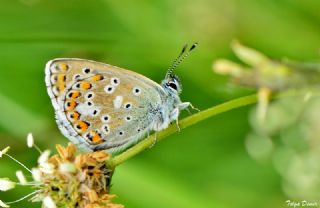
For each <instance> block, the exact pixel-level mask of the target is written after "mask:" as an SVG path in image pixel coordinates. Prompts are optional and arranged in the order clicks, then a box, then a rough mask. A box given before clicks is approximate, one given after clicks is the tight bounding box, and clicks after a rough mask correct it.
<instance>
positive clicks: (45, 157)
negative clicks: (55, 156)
mask: <svg viewBox="0 0 320 208" xmlns="http://www.w3.org/2000/svg"><path fill="white" fill-rule="evenodd" d="M49 156H50V150H45V151H44V152H43V153H42V154H41V155H40V157H39V158H38V163H39V164H42V163H46V162H47V161H48V159H49Z"/></svg>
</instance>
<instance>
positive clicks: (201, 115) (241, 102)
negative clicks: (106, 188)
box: [109, 94, 257, 168]
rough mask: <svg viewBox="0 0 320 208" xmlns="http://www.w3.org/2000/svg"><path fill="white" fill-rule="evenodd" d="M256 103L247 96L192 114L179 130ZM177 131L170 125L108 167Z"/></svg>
mask: <svg viewBox="0 0 320 208" xmlns="http://www.w3.org/2000/svg"><path fill="white" fill-rule="evenodd" d="M256 102H257V95H256V94H254V95H249V96H244V97H241V98H237V99H234V100H231V101H228V102H225V103H222V104H220V105H217V106H214V107H211V108H208V109H206V110H204V111H200V112H198V113H196V114H193V115H191V116H189V117H187V118H185V119H183V120H180V121H179V127H180V129H184V128H186V127H188V126H191V125H193V124H196V123H198V122H199V121H203V120H205V119H207V118H210V117H212V116H215V115H217V114H220V113H223V112H226V111H230V110H232V109H236V108H239V107H242V106H246V105H250V104H253V103H256ZM177 131H179V129H178V127H177V125H176V124H175V123H173V124H171V125H170V126H169V127H168V128H166V129H164V130H162V131H160V132H156V133H155V134H152V135H150V136H149V137H147V138H146V139H144V140H142V141H141V142H139V143H137V144H136V145H134V146H132V147H131V148H129V149H127V150H126V151H125V152H123V153H121V154H119V155H117V156H115V157H114V158H112V159H111V160H110V161H109V166H110V167H113V168H114V167H116V166H118V165H120V164H121V163H123V162H124V161H126V160H128V159H130V158H131V157H133V156H135V155H136V154H138V153H140V152H142V151H143V150H145V149H147V148H150V147H151V146H152V145H153V144H154V142H155V140H156V141H157V142H159V141H161V140H163V139H164V138H166V137H168V136H169V135H171V134H173V133H175V132H177Z"/></svg>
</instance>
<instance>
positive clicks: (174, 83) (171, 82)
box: [162, 75, 182, 94]
mask: <svg viewBox="0 0 320 208" xmlns="http://www.w3.org/2000/svg"><path fill="white" fill-rule="evenodd" d="M162 86H163V88H164V89H165V90H167V91H169V92H172V93H175V94H180V93H181V91H182V85H181V81H180V79H179V77H178V76H176V75H170V76H166V78H165V79H164V80H163V81H162Z"/></svg>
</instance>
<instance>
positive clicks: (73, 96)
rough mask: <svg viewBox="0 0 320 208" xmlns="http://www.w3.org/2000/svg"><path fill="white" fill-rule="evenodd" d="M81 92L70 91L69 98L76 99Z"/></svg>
mask: <svg viewBox="0 0 320 208" xmlns="http://www.w3.org/2000/svg"><path fill="white" fill-rule="evenodd" d="M80 95H81V93H80V92H79V91H72V95H71V96H70V98H71V99H76V98H78V97H80Z"/></svg>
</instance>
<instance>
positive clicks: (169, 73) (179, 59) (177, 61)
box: [166, 43, 198, 77]
mask: <svg viewBox="0 0 320 208" xmlns="http://www.w3.org/2000/svg"><path fill="white" fill-rule="evenodd" d="M197 45H198V43H194V44H192V46H191V47H190V49H189V50H188V51H187V47H188V44H186V45H184V46H183V48H182V50H181V52H180V54H179V56H178V57H177V58H176V59H175V60H174V61H173V62H172V64H171V65H170V67H169V68H168V71H167V74H166V77H170V76H172V73H173V70H174V69H175V68H177V66H179V65H180V64H181V63H182V61H183V60H184V59H185V58H187V56H189V54H190V53H191V51H192V50H193V49H195V48H196V47H197Z"/></svg>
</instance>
